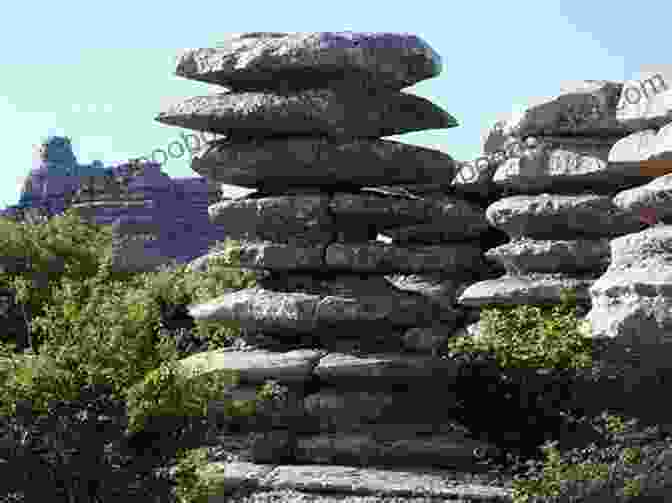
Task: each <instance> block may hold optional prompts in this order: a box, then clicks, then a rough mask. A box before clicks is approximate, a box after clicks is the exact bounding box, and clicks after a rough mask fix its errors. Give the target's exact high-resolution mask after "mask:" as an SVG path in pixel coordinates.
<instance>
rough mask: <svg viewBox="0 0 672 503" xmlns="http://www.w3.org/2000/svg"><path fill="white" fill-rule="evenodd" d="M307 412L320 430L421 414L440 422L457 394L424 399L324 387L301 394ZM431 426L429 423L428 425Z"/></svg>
mask: <svg viewBox="0 0 672 503" xmlns="http://www.w3.org/2000/svg"><path fill="white" fill-rule="evenodd" d="M303 403H304V410H305V411H306V414H307V415H308V416H309V417H311V418H315V419H316V420H317V423H318V426H319V428H320V430H321V431H353V430H352V429H353V428H354V427H359V426H362V425H366V424H367V423H386V424H387V423H396V424H407V425H410V424H412V423H414V422H415V421H417V420H418V418H422V420H423V421H425V422H427V423H439V422H441V421H442V420H447V419H448V418H449V417H450V410H451V408H456V407H457V397H456V395H455V394H454V393H452V394H451V393H450V391H445V393H444V394H442V395H441V397H440V399H439V398H438V397H437V400H427V399H426V397H425V396H422V395H421V396H419V395H418V394H417V393H410V392H407V393H403V392H398V393H389V392H372V391H343V390H335V389H324V390H321V391H320V392H318V393H313V394H311V395H308V396H306V397H305V398H304V401H303ZM430 426H431V425H430Z"/></svg>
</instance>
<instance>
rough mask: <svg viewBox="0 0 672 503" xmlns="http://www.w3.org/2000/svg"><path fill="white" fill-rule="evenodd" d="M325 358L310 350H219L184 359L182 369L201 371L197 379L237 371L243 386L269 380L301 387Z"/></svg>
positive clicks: (322, 354)
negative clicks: (214, 373) (208, 374)
mask: <svg viewBox="0 0 672 503" xmlns="http://www.w3.org/2000/svg"><path fill="white" fill-rule="evenodd" d="M324 354H325V352H323V351H318V350H307V349H299V350H295V351H288V352H284V353H276V352H271V351H266V350H262V349H259V350H253V351H226V350H218V349H217V350H213V351H206V352H204V353H198V354H195V355H191V356H188V357H187V358H183V359H181V360H179V365H180V366H181V367H182V368H183V369H185V370H186V371H198V374H197V375H201V374H206V373H211V372H217V371H221V370H233V371H236V372H237V373H238V375H239V377H240V381H239V382H240V384H263V383H264V382H265V381H266V380H269V379H272V380H276V381H278V382H280V383H301V382H305V381H306V380H308V379H309V377H310V375H311V372H312V371H313V368H314V367H315V364H316V363H317V362H318V360H319V359H320V358H322V357H323V356H324ZM246 396H247V395H246ZM223 398H226V397H223ZM248 398H249V396H248ZM248 398H245V399H248Z"/></svg>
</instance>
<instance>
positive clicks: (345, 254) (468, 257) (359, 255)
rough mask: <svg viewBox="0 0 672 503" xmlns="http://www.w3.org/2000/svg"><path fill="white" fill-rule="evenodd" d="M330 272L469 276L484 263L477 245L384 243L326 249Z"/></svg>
mask: <svg viewBox="0 0 672 503" xmlns="http://www.w3.org/2000/svg"><path fill="white" fill-rule="evenodd" d="M326 265H327V267H328V268H329V269H330V270H347V271H353V272H372V273H374V272H376V273H393V272H400V273H411V274H413V273H432V272H442V273H451V272H455V273H465V274H466V273H468V272H469V271H478V270H479V269H480V268H481V267H482V265H483V260H482V256H481V247H480V243H479V242H478V241H476V242H468V243H457V242H456V243H446V244H441V245H416V246H404V247H402V246H395V245H391V244H383V243H367V244H361V245H360V244H345V243H332V244H331V245H329V246H327V250H326Z"/></svg>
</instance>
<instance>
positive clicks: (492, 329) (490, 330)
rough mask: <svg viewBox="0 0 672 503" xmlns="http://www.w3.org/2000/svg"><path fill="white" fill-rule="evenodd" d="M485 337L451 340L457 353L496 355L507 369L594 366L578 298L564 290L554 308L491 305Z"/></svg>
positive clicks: (486, 310) (483, 320) (484, 313)
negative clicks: (577, 311) (577, 302)
mask: <svg viewBox="0 0 672 503" xmlns="http://www.w3.org/2000/svg"><path fill="white" fill-rule="evenodd" d="M480 328H481V337H478V338H473V337H458V338H455V339H453V340H449V341H448V348H449V350H450V351H452V352H453V355H455V354H456V353H492V354H494V355H495V356H496V358H497V360H498V361H499V362H500V363H501V365H502V366H503V367H506V368H510V367H517V368H521V367H522V368H549V367H550V368H584V367H590V366H591V364H592V342H591V339H590V338H589V337H587V336H586V333H585V326H584V325H583V324H582V323H581V321H580V320H579V319H577V316H576V295H575V294H574V293H573V292H571V291H567V290H566V291H564V292H563V294H562V302H561V304H559V305H556V306H552V307H540V306H530V305H521V306H516V307H498V306H487V307H485V308H484V309H483V310H482V312H481V321H480Z"/></svg>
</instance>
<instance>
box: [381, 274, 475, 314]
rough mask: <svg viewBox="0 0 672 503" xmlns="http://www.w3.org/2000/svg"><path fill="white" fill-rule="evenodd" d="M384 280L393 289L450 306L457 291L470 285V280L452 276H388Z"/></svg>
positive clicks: (455, 297)
mask: <svg viewBox="0 0 672 503" xmlns="http://www.w3.org/2000/svg"><path fill="white" fill-rule="evenodd" d="M385 279H386V280H387V281H388V282H389V283H390V284H391V285H393V286H394V287H395V288H397V289H399V290H401V291H404V292H413V293H418V294H420V295H424V296H425V297H428V298H430V299H433V300H435V301H436V302H437V303H440V304H442V305H445V306H446V307H448V306H452V305H453V304H454V303H455V300H456V299H457V292H458V290H459V289H460V288H461V287H462V286H463V285H464V284H469V283H471V281H470V280H465V279H459V278H456V277H455V276H454V275H452V274H443V273H440V272H439V273H431V274H390V275H387V276H385Z"/></svg>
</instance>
